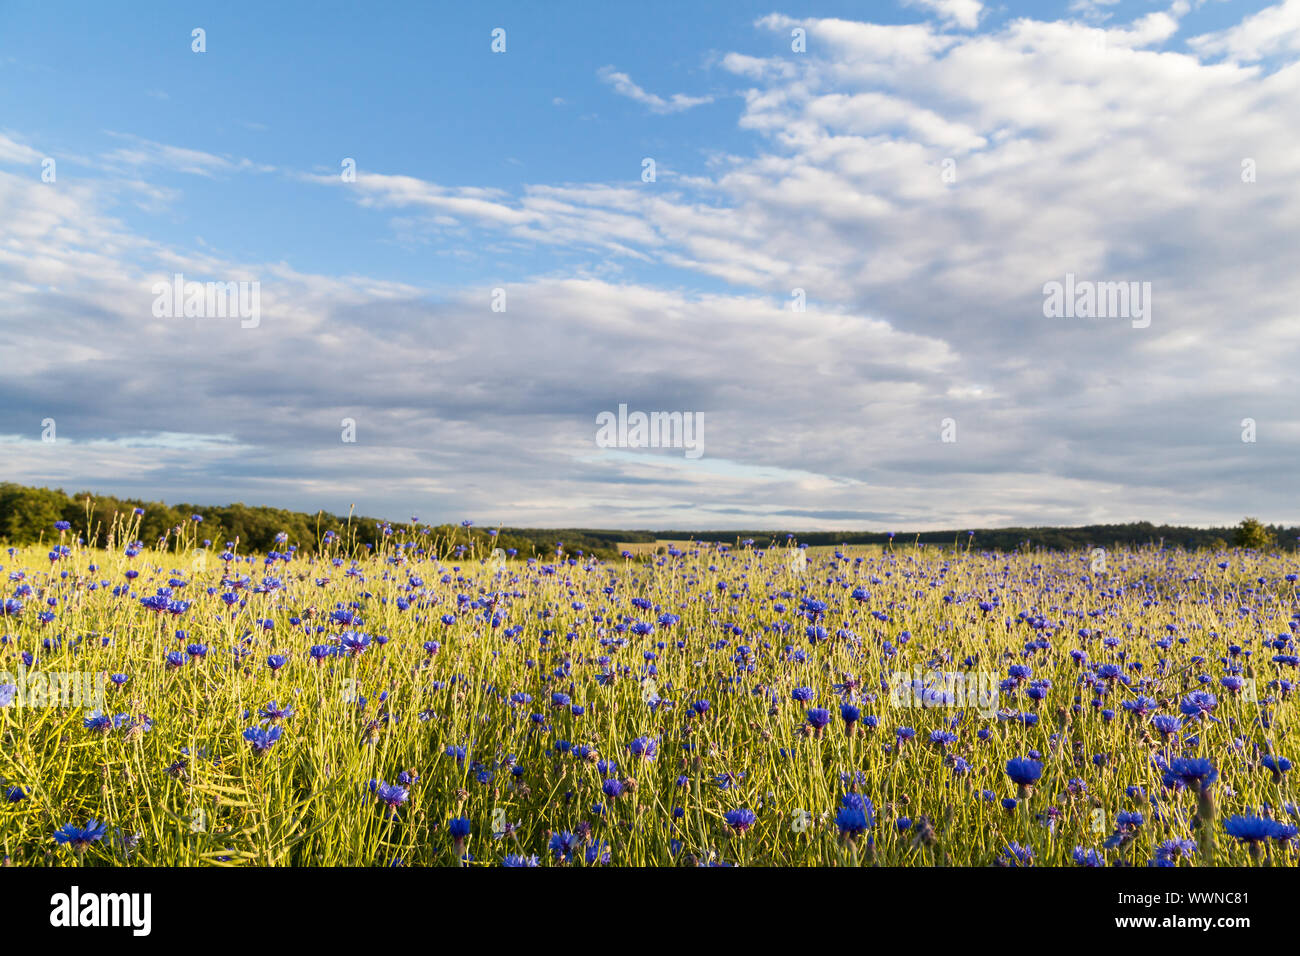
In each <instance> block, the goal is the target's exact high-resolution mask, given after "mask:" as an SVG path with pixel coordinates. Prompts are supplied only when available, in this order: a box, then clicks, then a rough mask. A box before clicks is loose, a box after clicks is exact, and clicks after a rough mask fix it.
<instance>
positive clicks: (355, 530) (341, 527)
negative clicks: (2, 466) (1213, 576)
mask: <svg viewBox="0 0 1300 956" xmlns="http://www.w3.org/2000/svg"><path fill="white" fill-rule="evenodd" d="M135 508H143V509H144V514H143V515H142V516H141V519H140V520H141V524H140V529H139V531H138V533H137V534H136V537H138V538H139V539H140V540H142V541H145V542H146V543H149V544H154V543H156V542H157V541H158V540H159V539H160V538H163V537H164V536H170V535H173V534H174V529H175V528H177V527H184V528H190V527H192V525H193V524H194V522H193V521H192V517H191V516H193V515H199V516H200V517H201V518H202V519H203V520H202V522H200V523H199V524H198V528H197V535H198V540H200V541H202V540H204V539H207V540H210V541H211V542H212V544H213V546H216V547H220V546H223V545H225V543H226V542H228V541H234V540H235V539H236V538H237V539H238V540H239V546H240V548H241V550H243V551H271V550H275V549H276V547H277V545H276V535H278V534H280V533H282V532H283V533H287V534H288V536H289V542H290V543H291V544H295V545H297V546H298V549H299V550H300V551H306V552H311V551H314V550H316V548H317V545H318V542H319V541H320V539H321V537H322V536H323V535H324V534H325V533H326V532H327V531H333V532H335V533H336V534H339V535H342V536H344V538H345V540H347V541H351V542H355V543H356V544H358V545H366V544H371V545H373V544H374V543H376V542H377V541H378V540H379V539H380V538H381V537H382V536H383V534H384V529H385V528H386V527H387V528H389V529H390V530H391V531H395V532H399V533H400V532H401V531H402V529H403V528H406V529H407V530H409V529H410V526H409V523H408V521H407V520H406V519H403V520H402V521H397V522H386V521H384V520H382V519H378V518H367V517H359V516H356V515H353V516H352V517H351V518H350V519H349V518H348V517H346V516H339V515H332V514H326V513H325V512H319V513H317V514H306V513H304V512H299V511H285V510H283V509H280V508H266V507H260V506H252V507H250V506H248V505H244V504H231V505H223V506H211V505H188V504H174V505H166V504H163V503H162V502H160V501H143V500H140V499H133V498H115V497H113V496H111V495H96V494H94V493H92V492H86V491H81V492H77V493H76V494H75V495H68V494H66V493H64V492H63V491H62V490H59V489H49V488H30V487H27V486H24V485H17V484H12V483H0V541H3V542H5V543H6V544H10V545H20V544H30V543H32V542H35V541H38V540H41V539H42V538H43V539H44V540H45V541H47V542H48V541H52V540H57V535H58V533H57V532H56V531H55V530H54V522H56V521H67V522H69V523H71V525H72V528H73V530H74V531H75V533H76V534H77V535H78V536H80V537H82V538H83V539H86V540H97V541H98V543H100V544H102V543H103V542H104V540H105V538H106V537H107V534H108V531H109V529H110V528H111V526H112V524H113V522H114V520H115V519H116V520H127V519H129V518H131V517H132V516H133V511H134V509H135ZM1267 527H1268V531H1269V532H1271V533H1272V535H1273V537H1274V538H1275V539H1276V541H1277V542H1278V543H1279V544H1280V545H1281V546H1283V547H1286V548H1294V547H1295V546H1296V538H1297V536H1298V535H1300V528H1295V527H1292V528H1285V527H1281V526H1276V525H1270V526H1267ZM420 528H421V531H420V533H419V535H418V538H419V539H420V540H421V546H422V547H428V548H431V549H435V550H437V551H438V552H439V553H449V552H451V551H452V550H453V549H455V548H456V547H457V546H461V547H466V546H469V545H471V544H472V545H473V546H474V547H475V548H476V550H477V553H479V554H484V553H486V552H487V551H488V550H490V549H492V548H494V547H499V548H503V549H507V550H514V551H515V552H516V553H517V554H518V556H520V557H553V556H554V554H555V552H556V547H557V545H558V544H559V543H561V542H562V543H563V547H564V551H565V553H566V554H568V555H575V554H577V553H579V552H582V553H583V554H593V555H596V556H598V557H603V558H611V557H617V556H618V554H619V551H620V548H619V545H620V544H625V543H640V544H646V543H649V544H653V543H654V542H655V541H689V540H694V541H707V542H713V541H721V542H724V543H726V544H736V543H737V542H741V541H746V540H750V539H752V540H753V542H754V546H755V547H769V546H772V545H777V546H784V545H785V544H786V543H787V540H788V538H789V536H790V535H792V534H793V536H794V537H795V539H796V540H797V541H798V542H799V543H801V544H808V545H811V546H818V545H821V546H826V545H839V544H849V545H854V544H885V543H887V542H888V541H889V540H890V537H891V536H890V535H889V534H887V533H883V532H872V531H805V532H788V531H784V530H782V531H772V530H767V531H648V530H634V531H619V530H603V529H590V528H501V529H499V533H498V534H497V535H491V534H490V533H489V531H491V530H496V529H487V528H477V527H471V528H465V527H462V526H459V525H440V526H438V527H434V528H427V530H426V526H424V525H421V526H420ZM1236 530H1237V529H1236V528H1184V527H1176V526H1170V525H1154V524H1151V523H1150V522H1148V521H1138V522H1134V523H1131V524H1112V525H1087V526H1085V527H1077V528H1051V527H1044V528H993V529H975V536H974V538H973V541H972V540H971V538H970V535H969V534H968V533H967V531H966V529H962V530H960V531H923V532H908V531H899V532H897V533H896V534H895V535H894V536H893V541H894V543H895V545H903V544H913V543H917V542H919V543H922V544H927V545H940V546H952V545H956V546H957V547H959V548H965V547H966V546H967V543H968V541H971V544H970V546H971V547H972V548H975V549H979V550H996V551H1014V550H1017V549H1020V548H1024V547H1033V548H1049V549H1054V550H1071V549H1076V548H1092V547H1104V548H1110V547H1115V546H1133V547H1141V546H1147V545H1160V544H1163V545H1164V546H1165V547H1177V548H1187V549H1195V548H1211V547H1222V546H1224V545H1226V544H1230V543H1232V542H1233V540H1234V534H1235V533H1236Z"/></svg>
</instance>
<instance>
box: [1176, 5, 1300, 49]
mask: <svg viewBox="0 0 1300 956" xmlns="http://www.w3.org/2000/svg"><path fill="white" fill-rule="evenodd" d="M1187 43H1188V45H1189V46H1190V47H1192V49H1194V50H1196V52H1197V53H1199V54H1201V55H1202V56H1227V57H1229V58H1230V59H1232V60H1235V61H1238V62H1246V63H1253V62H1255V61H1257V60H1262V59H1263V58H1264V57H1266V56H1276V55H1278V54H1285V53H1295V52H1296V51H1300V0H1284V2H1283V3H1279V4H1277V5H1275V6H1271V7H1265V8H1264V9H1263V10H1261V11H1259V12H1258V13H1255V14H1252V15H1251V16H1248V17H1246V19H1244V20H1243V21H1242V22H1241V23H1238V24H1237V25H1236V26H1232V27H1229V28H1228V29H1226V30H1220V31H1218V32H1216V33H1206V34H1203V35H1201V36H1198V37H1192V38H1191V39H1190V40H1188V41H1187Z"/></svg>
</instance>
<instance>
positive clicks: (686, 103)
mask: <svg viewBox="0 0 1300 956" xmlns="http://www.w3.org/2000/svg"><path fill="white" fill-rule="evenodd" d="M596 75H597V76H599V77H600V79H601V81H602V82H605V83H608V84H609V85H610V86H612V87H613V88H614V92H615V93H617V94H619V95H620V96H626V97H627V98H628V99H630V100H635V101H636V102H638V103H640V104H641V105H642V106H646V107H648V108H649V109H650V112H652V113H680V112H682V111H683V110H688V109H691V108H692V107H694V106H702V105H704V104H705V103H712V102H713V97H711V96H687V95H686V94H684V93H674V94H672V96H670V97H668V99H664V98H663V97H662V96H659V95H658V94H656V93H647V92H646V91H645V90H643V89H642V88H641V87H639V86H637V85H636V84H635V83H633V82H632V78H631V77H629V76H628V75H627V74H626V73H620V72H618V71H617V70H615V69H614V68H613V67H612V66H602V67H601V68H600V69H599V70H598V71H597V73H596Z"/></svg>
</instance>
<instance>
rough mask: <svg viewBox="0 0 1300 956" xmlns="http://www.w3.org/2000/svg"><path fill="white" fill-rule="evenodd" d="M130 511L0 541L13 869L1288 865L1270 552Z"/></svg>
mask: <svg viewBox="0 0 1300 956" xmlns="http://www.w3.org/2000/svg"><path fill="white" fill-rule="evenodd" d="M139 520H140V516H139V515H136V516H134V517H130V518H127V519H119V520H117V521H116V522H115V524H114V525H113V527H112V528H110V529H108V533H107V534H106V535H105V536H104V540H103V541H102V543H101V545H100V546H98V547H92V546H86V545H83V544H82V543H80V541H79V539H78V537H77V535H76V532H75V531H73V530H72V529H71V527H70V526H69V525H68V524H67V523H66V522H60V523H59V524H60V527H58V528H52V529H51V531H50V538H49V539H47V542H46V543H44V544H42V545H40V546H31V547H24V548H10V549H7V550H6V551H0V565H2V566H3V567H2V568H0V574H2V575H3V577H2V578H0V580H2V581H3V584H2V586H0V705H3V706H0V743H2V745H0V851H2V853H3V857H4V862H5V863H6V864H11V865H19V866H21V865H84V866H96V865H133V864H141V865H166V866H171V865H186V866H190V865H219V866H236V865H248V864H253V865H264V866H282V865H325V866H328V865H358V866H425V865H439V866H471V867H477V866H497V865H509V866H534V865H540V866H557V865H564V866H601V865H612V866H707V865H723V866H725V865H748V866H832V865H834V866H840V865H844V866H851V865H864V866H865V865H880V866H1026V865H1032V866H1148V865H1155V866H1224V865H1250V866H1255V865H1261V866H1262V865H1295V864H1296V862H1297V829H1296V826H1295V824H1296V818H1297V812H1298V811H1297V807H1296V797H1295V794H1294V792H1293V786H1292V782H1291V774H1290V767H1291V764H1290V761H1289V759H1288V757H1289V756H1291V752H1290V746H1291V744H1290V738H1291V732H1292V729H1293V726H1294V722H1295V720H1296V714H1295V702H1294V694H1293V689H1294V681H1295V671H1296V666H1297V663H1298V659H1297V656H1296V648H1295V639H1296V631H1297V629H1298V628H1300V601H1298V599H1297V571H1300V561H1298V560H1297V556H1296V553H1295V552H1283V551H1252V550H1243V549H1225V550H1219V551H1207V550H1202V551H1181V550H1159V549H1154V548H1152V549H1138V550H1127V551H1109V552H1091V553H1090V552H1025V553H1015V554H1002V553H991V552H985V551H981V550H980V549H979V548H978V547H977V546H975V545H974V544H971V545H969V546H968V547H964V548H955V547H947V548H937V547H925V548H916V549H905V548H893V547H885V548H872V549H869V550H868V549H862V550H859V551H850V550H847V549H846V550H840V549H835V548H819V549H810V551H809V552H804V551H802V550H801V549H799V548H798V547H797V545H796V543H795V542H793V541H792V542H790V544H789V546H788V547H782V548H773V549H768V550H755V549H754V548H753V547H751V546H749V545H747V544H745V543H743V542H737V543H734V544H732V545H719V544H700V543H696V544H683V543H681V542H677V543H669V544H667V545H666V549H665V553H663V554H658V555H654V554H639V555H633V554H631V553H630V552H629V553H627V554H626V555H625V556H624V557H623V558H621V559H619V560H614V561H602V560H598V559H595V558H592V557H589V556H578V555H570V554H568V553H566V552H565V551H564V549H563V547H562V546H557V548H556V551H555V554H554V555H553V556H551V557H550V558H549V559H545V560H543V559H532V560H528V561H522V560H511V559H509V558H508V556H507V555H505V554H504V553H503V552H501V551H496V552H489V551H488V549H487V548H486V547H481V546H480V545H479V544H478V543H477V542H476V541H475V540H474V539H469V538H467V539H466V541H468V542H469V543H460V544H458V543H457V542H456V541H454V540H450V539H447V538H443V537H440V536H439V535H437V534H435V533H433V532H431V531H430V530H429V529H427V528H422V527H420V526H419V525H417V524H414V523H412V524H410V525H406V526H391V527H386V528H385V529H383V530H384V533H383V535H382V536H381V540H380V544H379V545H378V546H377V547H373V548H369V547H365V546H359V545H349V544H348V543H347V542H346V541H345V539H344V538H342V537H339V536H336V535H333V534H327V535H325V536H324V537H322V538H321V539H320V540H318V541H312V542H294V541H289V540H287V539H286V540H283V541H282V542H280V543H279V544H278V545H277V547H278V548H279V550H277V551H272V552H270V553H267V554H242V553H240V552H239V549H238V548H237V547H235V545H234V543H233V542H231V543H228V544H226V546H225V547H222V546H221V543H216V544H215V545H210V546H204V543H203V542H202V541H201V540H200V538H201V535H202V531H201V529H200V526H199V524H198V523H195V524H192V525H190V526H186V527H180V528H178V529H176V530H175V532H174V533H172V534H170V535H168V536H167V538H166V539H164V540H161V541H154V542H151V543H150V544H149V545H146V544H145V543H144V542H141V541H137V540H136V536H137V531H138V527H139ZM92 540H96V539H94V538H93V537H92ZM300 548H302V549H303V550H300ZM307 550H310V552H311V553H310V554H308V553H306V552H307ZM900 675H902V676H901V677H900ZM101 698H102V699H101Z"/></svg>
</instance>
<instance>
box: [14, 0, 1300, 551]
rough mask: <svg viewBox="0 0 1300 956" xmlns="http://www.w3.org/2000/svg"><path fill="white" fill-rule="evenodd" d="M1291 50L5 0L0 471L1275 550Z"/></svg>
mask: <svg viewBox="0 0 1300 956" xmlns="http://www.w3.org/2000/svg"><path fill="white" fill-rule="evenodd" d="M195 31H201V32H199V33H196V32H195ZM494 47H495V48H494ZM1298 59H1300V0H1284V2H1281V3H1275V4H1269V3H1266V2H1258V3H1251V2H1245V3H1243V2H1237V0H1229V2H1225V0H1172V2H1170V0H1163V2H1154V3H1153V2H1146V0H1118V2H1104V0H1064V2H1059V3H1056V2H1053V3H1007V4H991V3H990V4H983V3H981V2H980V0H902V2H879V3H877V2H872V3H861V2H857V3H848V2H844V3H840V2H821V3H785V4H781V3H778V2H777V0H765V2H763V3H750V2H747V0H729V2H726V3H714V4H701V3H699V2H690V3H686V2H665V0H657V2H655V3H652V4H621V3H620V4H611V3H608V2H593V3H585V2H557V3H554V4H538V3H490V2H488V3H474V4H428V3H419V4H416V3H412V4H399V3H386V4H344V3H326V2H319V0H317V2H312V3H279V4H275V5H263V4H254V3H222V4H213V3H206V4H190V3H175V2H159V3H144V2H139V3H131V4H127V5H106V4H99V3H66V4H58V5H52V4H49V3H40V2H37V3H25V2H12V0H0V481H17V482H20V483H23V484H31V485H43V486H49V487H62V488H63V489H64V490H66V491H69V492H75V491H81V490H90V491H95V492H100V493H111V494H118V495H129V496H136V497H144V498H147V499H162V500H166V501H168V502H173V503H174V502H189V503H196V504H225V503H228V502H232V501H243V502H245V503H247V504H250V505H254V504H257V505H272V506H276V507H283V508H291V509H296V510H304V511H312V512H314V511H316V510H318V509H324V510H326V511H329V512H334V513H346V512H347V511H348V509H349V508H350V507H352V506H354V505H355V507H356V510H357V512H358V513H360V514H366V515H373V516H381V517H387V518H392V519H398V518H405V517H409V516H411V515H419V516H420V518H421V519H422V520H424V521H456V520H462V519H468V520H474V521H476V522H477V523H478V524H480V525H492V524H505V525H514V526H535V527H603V528H650V529H653V528H672V529H710V530H713V529H727V528H746V529H764V528H772V529H776V528H781V529H799V530H834V529H844V530H891V529H909V530H910V529H915V530H929V529H940V528H954V527H998V526H1009V525H1078V524H1092V523H1103V522H1125V521H1136V520H1150V521H1154V522H1157V523H1164V522H1167V523H1171V524H1193V525H1221V524H1232V523H1236V522H1237V521H1238V520H1239V519H1240V518H1241V517H1242V516H1243V515H1246V514H1250V515H1254V516H1257V517H1259V518H1261V519H1262V520H1265V521H1269V522H1277V523H1285V524H1289V525H1290V524H1296V523H1300V507H1298V506H1297V496H1296V489H1297V487H1300V390H1298V389H1297V387H1296V384H1297V371H1296V370H1297V368H1298V367H1300V189H1298V188H1297V182H1298V181H1300V179H1298V177H1300V122H1297V118H1298V117H1300V65H1298V64H1297V60H1298ZM651 173H653V175H651ZM176 275H180V276H182V277H183V278H182V279H181V280H180V281H181V282H182V283H222V284H223V285H222V286H220V289H227V288H234V287H235V286H237V285H238V284H240V283H243V284H244V285H243V286H242V289H243V291H244V293H245V299H244V301H243V304H244V306H245V307H246V310H245V312H242V313H240V314H238V315H229V314H221V312H220V311H219V310H218V309H217V308H216V304H215V299H214V300H211V301H208V302H206V303H202V304H201V305H200V306H199V307H196V309H195V310H194V311H195V312H196V313H198V314H188V315H187V314H185V313H186V310H185V309H184V308H182V309H181V310H179V311H177V310H175V309H172V308H170V306H171V305H172V302H173V300H172V297H171V295H170V294H166V295H164V294H162V293H161V290H162V289H164V288H170V284H171V283H173V282H174V281H175V280H174V279H173V277H174V276H176ZM1067 277H1068V278H1067ZM227 283H229V284H231V285H230V286H229V287H227V286H226V285H225V284H227ZM1053 283H1058V284H1059V285H1060V287H1061V288H1062V289H1065V288H1069V289H1070V290H1071V291H1070V293H1068V294H1069V296H1070V298H1071V303H1070V304H1071V306H1075V307H1072V308H1069V309H1066V310H1060V309H1057V310H1053V308H1052V306H1051V300H1052V298H1053V294H1052V292H1051V291H1050V290H1051V289H1052V288H1053V286H1052V284H1053ZM1121 283H1122V284H1123V285H1122V287H1121V286H1120V285H1119V284H1121ZM1096 290H1100V292H1099V295H1098V296H1097V298H1096V299H1095V300H1092V296H1091V293H1092V292H1093V291H1096ZM254 295H255V297H254ZM1076 296H1078V297H1079V298H1077V299H1076ZM1125 298H1127V300H1128V301H1125ZM162 300H165V302H163V301H162ZM1089 301H1093V303H1094V304H1093V306H1092V308H1091V311H1089V307H1088V304H1087V303H1088V302H1089ZM254 303H255V304H256V308H255V309H254V308H253V305H254ZM237 304H238V300H235V301H234V302H232V305H237ZM172 313H175V314H172ZM254 313H255V314H254ZM1062 313H1063V314H1062ZM620 407H623V408H624V409H625V414H627V415H631V414H634V413H636V412H641V413H644V414H646V415H650V414H652V413H655V412H659V413H665V414H668V413H680V414H681V415H682V420H683V421H684V422H688V423H689V422H693V423H695V426H696V431H695V438H696V448H695V450H694V451H692V450H691V449H690V448H688V447H684V445H683V443H681V442H677V441H666V442H665V444H668V445H672V446H673V447H644V443H639V442H638V441H637V431H636V429H635V428H633V429H632V430H631V431H630V432H627V431H625V432H624V433H623V435H622V436H621V437H618V438H617V439H616V440H615V441H613V442H611V441H609V440H602V439H601V437H600V429H599V428H598V424H597V423H598V420H599V419H600V416H602V413H611V415H613V416H616V415H617V414H618V413H619V409H620ZM666 437H667V438H674V437H681V436H680V433H678V434H677V435H676V436H671V435H670V436H666Z"/></svg>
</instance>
